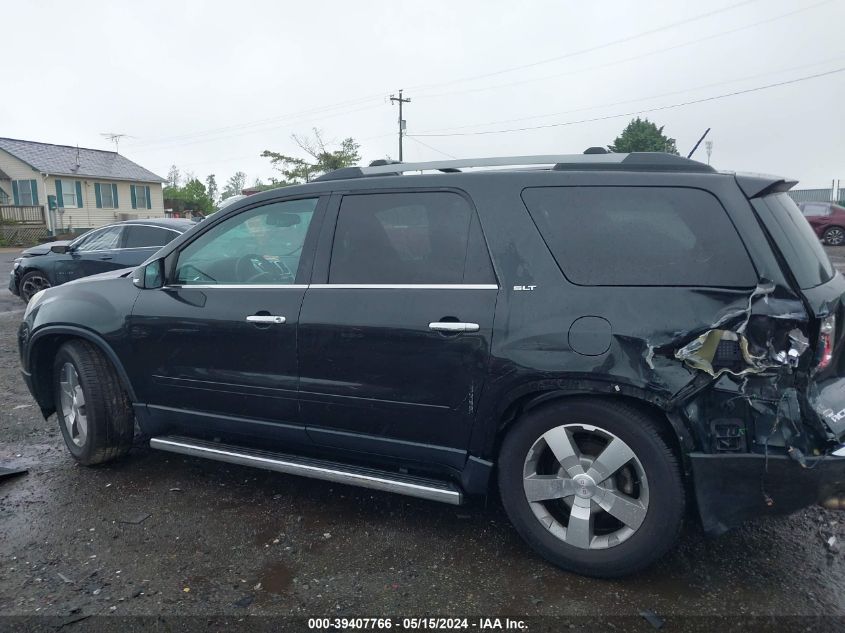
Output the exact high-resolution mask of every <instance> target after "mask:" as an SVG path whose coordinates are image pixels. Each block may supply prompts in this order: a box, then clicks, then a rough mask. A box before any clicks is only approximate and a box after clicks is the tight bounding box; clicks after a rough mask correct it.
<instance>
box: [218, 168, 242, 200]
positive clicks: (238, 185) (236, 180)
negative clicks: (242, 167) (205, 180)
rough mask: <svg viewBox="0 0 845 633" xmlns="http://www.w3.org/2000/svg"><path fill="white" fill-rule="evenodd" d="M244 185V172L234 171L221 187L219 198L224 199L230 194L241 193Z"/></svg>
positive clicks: (230, 195)
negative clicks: (221, 191)
mask: <svg viewBox="0 0 845 633" xmlns="http://www.w3.org/2000/svg"><path fill="white" fill-rule="evenodd" d="M244 185H246V174H245V173H244V172H242V171H236V172H235V173H234V175H232V176H230V177H229V180H227V181H226V186H225V187H223V193H221V194H220V200H226V199H227V198H231V197H232V196H239V195H241V191H243V188H244Z"/></svg>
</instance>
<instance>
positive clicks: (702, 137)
mask: <svg viewBox="0 0 845 633" xmlns="http://www.w3.org/2000/svg"><path fill="white" fill-rule="evenodd" d="M709 133H710V128H707V129H706V130H704V134H702V135H701V138H700V139H698V143H696V144H695V145H694V146H693V148H692V149H691V150H690V151H689V154H687V158H692V155H693V154H695V150H697V149H698V146H699V145H701V141H703V140H704V137H705V136H707V135H708V134H709ZM708 159H709V156H708ZM709 164H710V163H708V165H709Z"/></svg>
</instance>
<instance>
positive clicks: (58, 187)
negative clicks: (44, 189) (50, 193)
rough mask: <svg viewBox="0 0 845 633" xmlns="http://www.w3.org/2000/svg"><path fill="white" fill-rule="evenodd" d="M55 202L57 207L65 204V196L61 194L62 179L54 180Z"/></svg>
mask: <svg viewBox="0 0 845 633" xmlns="http://www.w3.org/2000/svg"><path fill="white" fill-rule="evenodd" d="M56 204H57V205H59V207H63V206H65V197H64V196H63V195H62V181H61V180H57V181H56Z"/></svg>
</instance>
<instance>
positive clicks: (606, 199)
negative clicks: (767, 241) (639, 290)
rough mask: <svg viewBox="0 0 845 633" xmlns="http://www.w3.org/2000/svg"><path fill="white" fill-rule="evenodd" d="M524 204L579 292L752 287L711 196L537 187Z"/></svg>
mask: <svg viewBox="0 0 845 633" xmlns="http://www.w3.org/2000/svg"><path fill="white" fill-rule="evenodd" d="M522 198H523V201H524V202H525V205H526V207H527V208H528V211H529V213H530V214H531V217H532V218H533V219H534V222H535V223H536V225H537V228H538V229H539V230H540V233H541V234H542V236H543V239H544V240H545V242H546V244H547V245H548V247H549V249H550V251H551V252H552V255H553V256H554V258H555V259H556V260H557V263H558V265H559V266H560V269H561V271H562V272H563V273H564V275H565V276H566V277H567V278H568V279H569V280H570V281H572V282H573V283H576V284H579V285H585V286H717V287H741V288H747V287H753V286H755V285H756V283H757V275H756V272H755V270H754V267H753V265H752V264H751V260H750V259H749V256H748V253H747V251H746V250H745V247H744V245H743V244H742V241H741V240H740V238H739V235H738V234H737V232H736V229H735V228H734V226H733V223H732V222H731V221H730V218H729V217H728V215H727V213H726V211H725V209H724V208H723V207H722V205H721V204H720V203H719V201H718V199H716V197H715V196H713V195H712V194H710V193H708V192H706V191H702V190H700V189H691V188H681V187H536V188H529V189H525V190H524V191H523V193H522Z"/></svg>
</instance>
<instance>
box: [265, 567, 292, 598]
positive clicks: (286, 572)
mask: <svg viewBox="0 0 845 633" xmlns="http://www.w3.org/2000/svg"><path fill="white" fill-rule="evenodd" d="M293 577H294V573H293V571H292V570H291V569H290V568H289V567H288V566H287V565H286V564H285V563H283V562H280V561H276V562H272V563H269V564H267V565H265V566H264V567H263V568H262V570H261V572H260V573H259V576H258V582H260V583H261V589H262V590H263V591H266V592H267V593H275V594H283V593H286V592H287V590H288V589H290V586H291V584H292V583H293Z"/></svg>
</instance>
